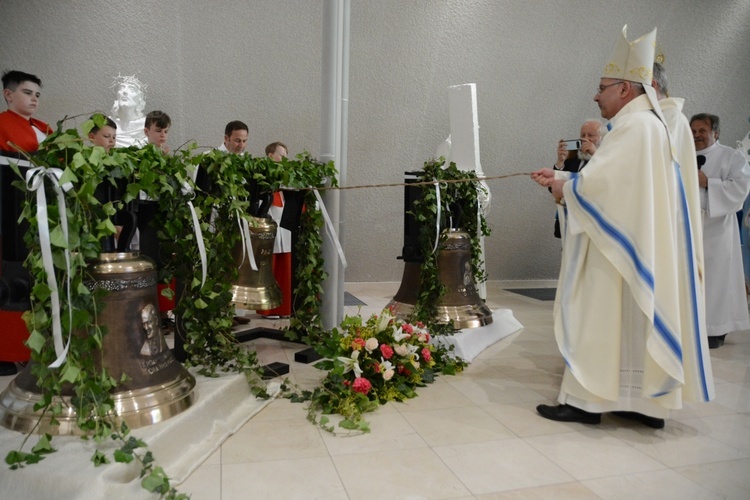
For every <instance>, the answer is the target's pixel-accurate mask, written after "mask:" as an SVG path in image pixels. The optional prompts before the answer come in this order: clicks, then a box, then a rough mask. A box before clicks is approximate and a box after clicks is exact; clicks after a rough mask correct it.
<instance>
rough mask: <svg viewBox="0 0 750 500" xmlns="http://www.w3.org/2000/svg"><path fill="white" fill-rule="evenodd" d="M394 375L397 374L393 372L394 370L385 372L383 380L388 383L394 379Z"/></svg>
mask: <svg viewBox="0 0 750 500" xmlns="http://www.w3.org/2000/svg"><path fill="white" fill-rule="evenodd" d="M394 373H395V372H394V371H393V369H388V370H386V371H384V372H383V380H385V381H388V380H390V379H392V378H393V374H394Z"/></svg>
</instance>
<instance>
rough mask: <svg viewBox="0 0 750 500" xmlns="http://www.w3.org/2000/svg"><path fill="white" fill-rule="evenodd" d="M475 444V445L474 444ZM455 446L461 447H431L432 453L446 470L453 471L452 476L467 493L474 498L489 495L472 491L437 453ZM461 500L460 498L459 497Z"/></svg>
mask: <svg viewBox="0 0 750 500" xmlns="http://www.w3.org/2000/svg"><path fill="white" fill-rule="evenodd" d="M485 442H492V441H485ZM472 444H473V443H472ZM454 446H461V445H440V446H430V450H432V453H433V454H434V455H435V456H436V457H437V459H438V460H439V461H440V462H441V463H442V464H443V465H444V466H445V468H446V469H448V470H449V471H451V474H453V477H454V478H455V479H456V481H458V484H460V485H461V486H463V487H464V489H465V490H466V491H468V492H469V494H470V495H471V496H473V497H476V496H477V495H485V494H487V493H477V492H475V491H474V490H472V489H471V488H470V487H469V485H468V484H466V483H465V482H464V481H463V479H461V477H460V476H459V475H458V473H457V472H456V471H455V470H453V467H451V466H450V464H448V463H447V462H446V461H445V460H444V459H443V457H442V456H441V455H440V453H438V452H437V450H436V448H450V447H454ZM459 498H460V497H459Z"/></svg>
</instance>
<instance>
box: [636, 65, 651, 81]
mask: <svg viewBox="0 0 750 500" xmlns="http://www.w3.org/2000/svg"><path fill="white" fill-rule="evenodd" d="M652 73H653V71H652V70H651V68H645V67H643V66H640V67H638V68H633V69H631V70H630V74H631V75H635V76H637V77H638V78H639V79H641V80H646V79H648V80H650V79H651V77H652Z"/></svg>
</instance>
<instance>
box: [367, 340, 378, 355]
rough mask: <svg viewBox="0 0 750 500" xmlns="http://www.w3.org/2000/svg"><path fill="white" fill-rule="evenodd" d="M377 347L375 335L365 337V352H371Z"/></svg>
mask: <svg viewBox="0 0 750 500" xmlns="http://www.w3.org/2000/svg"><path fill="white" fill-rule="evenodd" d="M377 348H378V339H376V338H375V337H370V338H369V339H367V342H365V349H367V352H372V351H374V350H375V349H377Z"/></svg>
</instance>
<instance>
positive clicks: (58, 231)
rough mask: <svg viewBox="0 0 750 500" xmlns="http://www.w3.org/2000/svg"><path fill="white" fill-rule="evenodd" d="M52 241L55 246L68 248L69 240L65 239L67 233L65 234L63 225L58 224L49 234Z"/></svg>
mask: <svg viewBox="0 0 750 500" xmlns="http://www.w3.org/2000/svg"><path fill="white" fill-rule="evenodd" d="M49 239H50V242H51V243H52V245H53V246H56V247H59V248H68V242H67V241H65V235H64V234H63V230H62V226H57V227H56V228H55V229H53V230H52V232H51V233H50V234H49Z"/></svg>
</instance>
